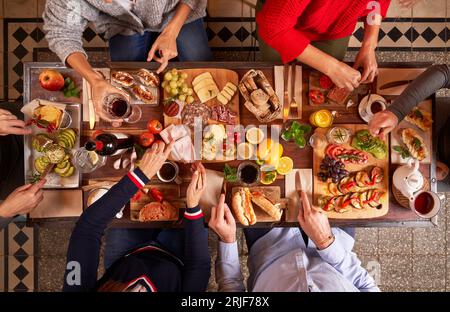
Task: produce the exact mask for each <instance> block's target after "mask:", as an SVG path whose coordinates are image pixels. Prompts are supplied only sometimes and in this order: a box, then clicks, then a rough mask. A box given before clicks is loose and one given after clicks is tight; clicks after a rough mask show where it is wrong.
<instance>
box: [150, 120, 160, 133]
mask: <svg viewBox="0 0 450 312" xmlns="http://www.w3.org/2000/svg"><path fill="white" fill-rule="evenodd" d="M162 129H163V126H162V124H161V122H159V120H156V119H153V120H150V121H149V122H148V123H147V130H148V131H149V132H151V133H153V134H158V133H160V132H161V131H162Z"/></svg>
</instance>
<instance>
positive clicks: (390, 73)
mask: <svg viewBox="0 0 450 312" xmlns="http://www.w3.org/2000/svg"><path fill="white" fill-rule="evenodd" d="M425 70H426V68H380V69H379V70H378V76H377V78H376V81H377V90H376V93H377V94H379V95H400V94H401V93H402V92H403V90H405V89H406V87H407V86H408V85H407V84H405V85H401V86H397V87H393V88H388V89H384V90H380V87H381V86H383V85H384V84H386V83H389V82H393V81H400V80H414V79H415V78H417V76H419V75H420V74H421V73H423V72H424V71H425Z"/></svg>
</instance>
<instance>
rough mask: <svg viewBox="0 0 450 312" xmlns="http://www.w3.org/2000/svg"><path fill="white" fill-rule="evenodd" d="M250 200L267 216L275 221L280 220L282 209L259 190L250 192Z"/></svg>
mask: <svg viewBox="0 0 450 312" xmlns="http://www.w3.org/2000/svg"><path fill="white" fill-rule="evenodd" d="M251 195H252V202H253V203H254V204H255V205H257V206H258V207H260V208H261V209H262V210H264V211H265V212H266V213H267V214H268V215H269V216H271V217H272V218H274V219H275V220H277V221H280V219H281V214H282V211H281V209H280V208H278V207H277V206H275V205H274V204H273V203H272V202H271V201H270V200H268V199H267V197H266V196H264V194H262V193H261V192H252V194H251Z"/></svg>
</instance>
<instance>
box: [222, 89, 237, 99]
mask: <svg viewBox="0 0 450 312" xmlns="http://www.w3.org/2000/svg"><path fill="white" fill-rule="evenodd" d="M222 91H223V92H226V93H227V94H228V95H229V96H230V97H233V95H234V93H235V91H233V90H232V89H231V88H230V87H227V86H225V87H224V88H223V90H222ZM230 100H231V98H230Z"/></svg>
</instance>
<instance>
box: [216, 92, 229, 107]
mask: <svg viewBox="0 0 450 312" xmlns="http://www.w3.org/2000/svg"><path fill="white" fill-rule="evenodd" d="M217 100H218V101H219V102H220V103H222V104H223V105H227V104H228V99H227V98H225V97H224V96H223V95H222V92H220V93H219V94H217Z"/></svg>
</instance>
